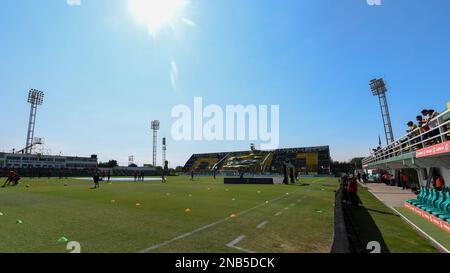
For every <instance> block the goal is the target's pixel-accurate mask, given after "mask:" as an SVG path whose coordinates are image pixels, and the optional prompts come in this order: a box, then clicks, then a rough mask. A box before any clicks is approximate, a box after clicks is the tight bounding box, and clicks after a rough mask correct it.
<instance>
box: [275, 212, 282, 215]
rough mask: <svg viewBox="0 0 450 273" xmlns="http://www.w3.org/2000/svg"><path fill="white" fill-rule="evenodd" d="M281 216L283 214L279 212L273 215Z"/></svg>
mask: <svg viewBox="0 0 450 273" xmlns="http://www.w3.org/2000/svg"><path fill="white" fill-rule="evenodd" d="M281 214H283V212H282V211H279V212H277V213H275V216H280V215H281Z"/></svg>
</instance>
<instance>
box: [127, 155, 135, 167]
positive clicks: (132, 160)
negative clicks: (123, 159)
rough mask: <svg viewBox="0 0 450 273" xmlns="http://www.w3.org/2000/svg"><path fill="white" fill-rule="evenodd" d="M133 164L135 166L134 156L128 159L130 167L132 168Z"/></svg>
mask: <svg viewBox="0 0 450 273" xmlns="http://www.w3.org/2000/svg"><path fill="white" fill-rule="evenodd" d="M132 164H134V155H130V156H129V157H128V166H131V165H132Z"/></svg>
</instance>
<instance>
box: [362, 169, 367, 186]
mask: <svg viewBox="0 0 450 273" xmlns="http://www.w3.org/2000/svg"><path fill="white" fill-rule="evenodd" d="M362 181H363V183H364V185H365V184H366V183H367V173H365V172H364V173H363V174H362Z"/></svg>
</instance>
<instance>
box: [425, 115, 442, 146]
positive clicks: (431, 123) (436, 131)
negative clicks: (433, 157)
mask: <svg viewBox="0 0 450 273" xmlns="http://www.w3.org/2000/svg"><path fill="white" fill-rule="evenodd" d="M424 111H425V110H424ZM426 111H427V116H426V121H427V125H428V126H429V127H430V128H434V129H433V130H432V131H431V132H430V133H429V135H430V137H435V136H438V135H439V134H440V131H439V127H437V126H438V124H437V121H436V120H435V119H436V118H437V117H438V116H439V113H438V112H436V111H434V110H433V109H430V110H426ZM422 112H423V111H422ZM436 127H437V128H436ZM433 142H434V143H433V144H438V143H441V139H440V138H436V139H434V140H433Z"/></svg>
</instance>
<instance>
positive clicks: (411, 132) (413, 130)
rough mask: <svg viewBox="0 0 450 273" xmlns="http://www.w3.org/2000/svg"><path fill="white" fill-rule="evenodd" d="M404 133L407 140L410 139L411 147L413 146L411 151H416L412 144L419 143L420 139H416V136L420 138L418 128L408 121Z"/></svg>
mask: <svg viewBox="0 0 450 273" xmlns="http://www.w3.org/2000/svg"><path fill="white" fill-rule="evenodd" d="M406 132H407V133H408V138H409V139H411V145H412V146H413V149H417V147H416V146H414V144H415V143H417V142H419V141H420V139H419V138H418V136H420V130H419V126H417V125H415V124H414V122H412V121H410V122H408V130H406Z"/></svg>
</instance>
